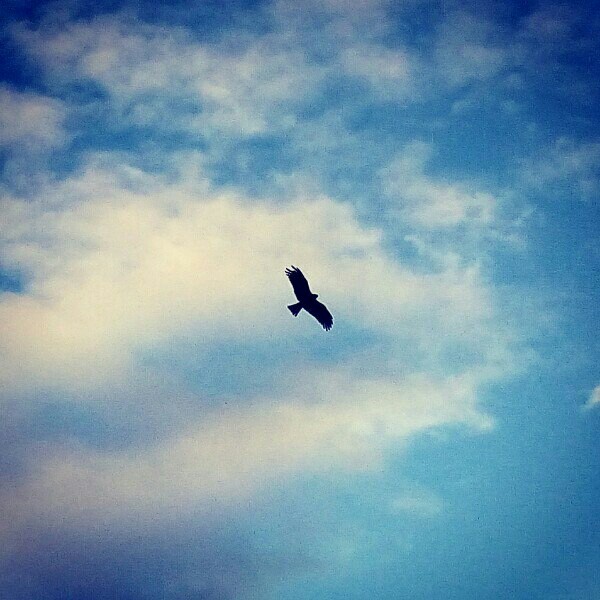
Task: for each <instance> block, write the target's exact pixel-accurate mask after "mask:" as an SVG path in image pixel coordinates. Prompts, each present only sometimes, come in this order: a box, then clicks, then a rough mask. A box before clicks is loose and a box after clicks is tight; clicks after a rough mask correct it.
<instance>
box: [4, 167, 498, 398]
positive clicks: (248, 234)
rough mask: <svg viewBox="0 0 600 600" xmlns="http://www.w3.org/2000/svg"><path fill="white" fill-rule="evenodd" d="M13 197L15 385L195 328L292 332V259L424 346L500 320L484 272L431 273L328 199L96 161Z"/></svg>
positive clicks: (109, 371)
mask: <svg viewBox="0 0 600 600" xmlns="http://www.w3.org/2000/svg"><path fill="white" fill-rule="evenodd" d="M202 189H203V190H204V191H203V192H200V193H199V192H198V190H202ZM5 207H6V208H5V218H6V222H7V224H8V225H9V227H7V228H6V230H5V233H4V234H3V250H4V262H5V265H6V266H8V267H9V268H10V269H11V270H13V271H17V272H20V273H22V274H23V277H24V279H25V281H26V282H27V284H26V289H27V293H26V294H11V293H5V294H4V296H3V297H2V302H1V303H0V315H1V317H0V318H1V321H2V324H3V328H4V332H5V334H4V336H3V342H2V354H3V357H4V361H3V368H2V379H3V381H4V383H5V384H6V383H8V382H10V381H13V382H14V384H15V385H16V382H19V381H20V382H28V384H30V385H32V384H33V382H44V381H45V382H53V383H54V384H59V385H62V383H64V384H65V385H66V386H67V387H70V386H72V385H80V384H82V385H85V382H86V381H88V380H89V381H96V382H98V381H100V380H102V379H103V378H107V377H114V376H115V374H116V373H118V372H120V370H121V369H126V368H128V367H127V365H128V364H129V358H128V357H130V356H131V355H132V353H135V351H136V349H139V348H140V347H144V346H147V345H151V344H154V343H157V342H158V341H159V340H164V339H168V338H169V336H173V335H175V334H178V333H181V332H182V331H187V332H191V333H189V335H194V336H198V337H199V338H200V339H203V340H205V341H208V340H210V339H215V338H228V339H231V338H232V337H240V336H241V337H245V336H248V335H252V336H259V337H264V336H268V335H272V332H274V331H275V332H277V331H279V332H282V331H283V328H284V327H287V326H288V325H289V323H287V321H286V315H285V314H284V312H282V311H281V310H280V308H281V306H283V305H285V303H286V301H288V300H289V299H290V297H289V289H288V287H287V283H286V281H285V280H284V279H283V278H282V277H281V270H282V269H283V267H284V266H285V265H288V264H292V263H293V264H300V265H301V266H305V268H306V269H307V270H308V272H309V273H310V275H311V277H313V278H314V280H315V281H317V282H319V288H320V291H321V293H322V294H323V297H325V298H327V299H328V301H329V302H331V304H332V305H333V306H334V307H335V311H336V317H337V318H338V319H340V320H341V321H344V320H352V321H355V322H356V323H357V324H359V325H360V326H361V327H365V328H367V330H372V331H381V332H386V331H387V332H389V333H394V334H396V335H404V336H408V337H411V338H412V339H413V340H414V342H415V350H416V351H418V350H419V348H422V349H426V348H427V347H428V344H429V342H428V339H429V337H430V335H431V333H433V332H436V331H437V334H436V337H438V338H439V336H440V335H444V336H450V337H451V338H452V339H454V343H456V344H459V345H460V344H464V343H467V344H470V343H471V342H472V340H471V339H470V337H469V336H470V335H471V333H472V332H473V331H475V330H477V329H480V330H483V329H487V326H486V323H491V321H492V320H493V318H494V315H493V307H492V303H491V298H490V297H489V292H488V290H487V289H486V287H485V285H483V283H482V282H481V281H479V275H478V274H477V271H476V270H472V269H470V268H468V267H467V268H464V269H459V270H456V269H452V268H448V269H446V270H445V271H444V272H441V273H437V274H433V273H432V274H429V275H425V276H419V275H417V274H415V273H413V272H412V271H411V270H410V268H407V267H406V266H401V265H398V264H395V263H394V262H393V261H392V260H391V259H390V258H389V257H387V256H386V255H385V253H384V252H383V251H382V249H381V247H380V241H379V240H380V233H379V232H378V231H377V230H373V229H371V230H369V229H364V228H363V227H361V226H360V225H359V223H358V222H357V221H356V219H355V217H354V216H353V214H352V211H351V209H350V208H349V207H347V206H344V205H340V204H338V203H335V202H333V201H331V200H329V199H327V198H325V197H321V198H307V199H303V198H299V199H298V200H297V201H292V202H290V203H288V204H285V205H275V204H272V203H270V202H258V201H257V202H254V203H248V202H244V201H243V199H242V198H240V197H239V195H236V194H235V193H233V192H230V193H228V192H223V191H221V192H219V191H216V190H211V189H210V186H209V184H208V183H207V182H206V181H198V180H190V181H189V182H187V183H181V184H179V185H171V184H169V183H167V182H165V181H164V180H162V179H160V178H157V177H156V176H150V175H146V174H145V173H143V172H140V171H136V170H135V169H132V168H128V167H124V166H122V167H115V169H114V170H113V171H110V170H106V169H104V168H102V167H101V166H100V165H98V164H94V163H92V164H90V165H89V166H88V167H87V168H86V169H85V170H84V171H83V172H81V173H80V174H79V175H77V176H74V177H72V178H70V179H68V180H66V181H64V182H61V183H58V184H54V185H49V186H48V187H47V189H45V191H44V194H43V197H40V198H36V199H33V200H27V201H26V200H21V199H18V198H15V199H13V200H9V201H8V202H7V203H6V205H5ZM358 273H360V279H359V278H358V276H357V274H358ZM284 324H285V325H284ZM479 337H480V339H482V343H481V345H480V344H476V345H477V347H478V348H480V350H481V351H482V352H484V353H485V352H486V351H484V350H483V347H484V346H483V343H484V342H488V341H489V340H485V339H484V338H482V337H481V336H479ZM492 346H493V347H496V344H492ZM61 382H62V383H61Z"/></svg>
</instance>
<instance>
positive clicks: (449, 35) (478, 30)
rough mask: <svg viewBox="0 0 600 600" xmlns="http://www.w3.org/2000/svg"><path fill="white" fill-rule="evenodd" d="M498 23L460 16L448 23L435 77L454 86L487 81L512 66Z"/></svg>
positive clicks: (440, 37)
mask: <svg viewBox="0 0 600 600" xmlns="http://www.w3.org/2000/svg"><path fill="white" fill-rule="evenodd" d="M499 33H500V30H499V28H498V27H497V26H496V24H495V23H493V22H490V21H487V20H485V19H484V18H482V17H479V16H475V15H471V14H467V13H464V12H458V13H453V14H450V15H449V17H448V18H447V19H446V20H444V22H443V23H442V25H441V27H440V30H439V32H438V36H437V39H436V45H435V50H434V54H433V56H434V65H435V75H436V78H437V79H438V80H442V81H445V82H446V83H447V84H448V85H450V86H462V85H466V84H469V83H472V82H473V81H478V80H482V79H483V80H485V79H489V78H491V77H493V76H494V75H496V74H497V73H499V72H500V71H501V70H502V69H503V68H505V67H506V66H507V65H508V64H509V59H510V55H509V54H508V53H507V50H506V47H505V44H504V43H503V42H502V40H501V39H499Z"/></svg>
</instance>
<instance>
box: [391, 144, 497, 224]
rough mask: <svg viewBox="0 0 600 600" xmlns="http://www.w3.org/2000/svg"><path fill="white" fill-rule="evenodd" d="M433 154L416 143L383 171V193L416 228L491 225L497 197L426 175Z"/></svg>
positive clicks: (425, 147)
mask: <svg viewBox="0 0 600 600" xmlns="http://www.w3.org/2000/svg"><path fill="white" fill-rule="evenodd" d="M430 154H431V148H430V146H428V145H427V144H425V143H424V142H418V141H417V142H413V143H411V144H409V145H408V146H407V147H406V148H405V149H404V151H403V152H402V153H401V154H400V155H399V156H398V157H397V158H396V159H395V160H394V161H392V163H391V164H390V165H389V166H388V167H386V168H385V169H384V170H382V172H381V175H382V179H383V184H384V190H385V192H386V194H387V196H388V197H389V198H390V199H391V200H392V201H394V202H395V203H396V204H395V207H396V210H398V211H399V212H400V214H401V216H402V218H403V219H406V220H408V221H409V222H410V224H411V225H413V226H415V227H418V228H425V229H434V230H435V229H447V228H453V227H457V226H459V225H467V226H470V227H478V228H485V227H487V226H490V225H492V224H493V222H494V219H495V211H496V204H497V201H496V198H495V197H494V196H492V195H491V194H490V193H488V192H485V191H480V190H477V189H476V188H475V186H474V185H473V184H471V185H469V184H467V183H455V182H453V183H448V182H445V181H443V180H441V179H434V178H432V177H429V176H427V175H426V174H425V172H424V169H425V165H426V163H427V160H428V159H429V156H430Z"/></svg>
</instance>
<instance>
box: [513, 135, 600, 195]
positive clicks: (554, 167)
mask: <svg viewBox="0 0 600 600" xmlns="http://www.w3.org/2000/svg"><path fill="white" fill-rule="evenodd" d="M522 173H523V179H524V181H525V182H526V183H527V184H528V185H530V186H532V187H533V188H534V189H536V190H539V191H552V193H553V194H555V193H556V190H557V188H558V189H561V191H563V192H566V193H568V194H569V195H570V196H575V197H576V198H577V197H578V198H579V199H581V200H590V199H592V198H593V197H594V195H595V194H596V193H597V192H598V183H599V180H600V179H599V178H600V142H598V141H588V142H577V141H575V140H573V139H570V138H566V137H561V138H559V139H558V140H556V141H555V142H554V144H553V145H552V146H551V147H550V148H547V149H545V150H544V151H542V152H541V153H540V155H538V156H535V157H530V158H528V159H527V160H525V161H524V164H523V171H522Z"/></svg>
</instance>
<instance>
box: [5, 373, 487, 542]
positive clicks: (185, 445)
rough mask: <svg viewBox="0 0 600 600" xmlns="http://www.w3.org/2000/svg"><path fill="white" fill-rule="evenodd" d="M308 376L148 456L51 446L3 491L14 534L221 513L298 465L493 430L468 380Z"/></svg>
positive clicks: (339, 463)
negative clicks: (434, 433) (438, 433)
mask: <svg viewBox="0 0 600 600" xmlns="http://www.w3.org/2000/svg"><path fill="white" fill-rule="evenodd" d="M298 377H299V379H302V386H300V387H298V388H294V387H293V386H292V390H291V393H290V392H288V397H285V396H284V397H278V398H277V399H273V400H265V399H263V400H258V399H257V400H255V401H253V402H252V406H251V407H249V408H234V409H228V408H227V407H225V408H221V409H219V411H218V412H215V413H214V414H212V415H209V416H207V417H205V419H204V420H203V421H202V422H201V423H200V424H198V425H196V426H195V427H189V428H188V429H187V430H185V431H182V432H180V433H179V434H178V435H177V436H176V437H175V438H173V439H168V440H166V441H165V442H164V443H161V444H159V445H157V446H155V447H153V448H151V449H149V450H146V451H144V452H142V453H140V451H139V450H138V449H131V450H125V451H114V452H91V451H89V450H85V449H84V448H81V447H79V448H75V449H71V450H68V449H67V450H61V449H60V448H54V449H53V448H52V447H51V446H46V447H45V448H44V451H43V456H37V457H36V459H35V462H34V464H33V465H32V466H31V470H30V472H29V474H28V476H27V477H26V478H25V479H24V480H23V481H22V482H21V483H20V484H19V485H17V486H15V487H14V488H13V489H12V491H9V492H8V493H6V494H4V495H3V500H2V503H3V512H4V514H6V515H11V518H10V519H9V520H8V521H7V523H6V527H5V529H7V530H8V531H9V532H10V530H11V529H12V528H13V527H14V525H15V524H17V523H19V522H22V520H23V519H25V522H26V521H27V520H28V519H34V520H37V519H40V518H41V519H43V520H44V522H46V523H52V522H56V523H58V522H60V521H62V520H64V519H66V522H67V523H70V524H71V526H72V525H74V524H78V526H81V525H84V526H89V525H92V524H93V523H96V522H97V521H98V520H100V522H104V521H109V522H110V521H112V520H117V521H119V522H124V523H125V522H127V520H128V519H130V518H131V516H132V515H134V516H135V519H136V521H139V522H141V523H146V522H148V521H152V522H154V523H156V522H157V521H160V520H163V519H170V518H171V517H172V516H173V513H174V512H176V513H177V514H178V515H180V516H181V515H185V514H192V513H196V514H198V512H199V511H200V512H212V511H214V510H215V506H218V505H220V504H223V503H224V504H225V505H226V504H228V503H231V502H234V503H238V502H240V501H241V500H244V499H246V498H247V497H248V496H249V495H251V494H253V493H256V492H257V491H260V489H261V488H263V487H264V486H265V485H266V484H267V483H268V482H272V481H276V480H280V479H281V477H283V476H285V475H289V474H293V473H295V472H299V471H302V472H316V473H323V472H328V471H331V470H336V471H339V470H340V469H341V470H347V471H355V470H358V471H363V470H372V469H379V468H381V461H382V458H383V455H384V451H385V450H386V448H387V447H389V445H390V443H392V442H394V443H395V444H396V445H397V444H398V443H399V442H402V441H404V440H406V439H407V438H408V437H409V436H411V435H414V434H415V433H417V432H419V431H423V430H426V429H431V428H435V427H440V426H445V425H449V424H466V425H469V426H471V427H475V428H477V429H483V430H485V429H488V428H489V427H491V420H490V419H489V417H486V416H485V415H482V414H481V413H479V411H478V410H477V409H476V406H475V404H476V393H475V389H476V388H475V387H474V385H476V382H475V381H474V380H472V379H471V378H469V377H458V378H449V379H446V380H440V381H434V380H427V379H426V378H425V377H423V376H413V377H408V378H406V379H405V380H404V381H390V380H361V378H360V376H357V375H356V374H355V373H352V372H351V371H340V372H338V373H326V372H325V371H320V370H317V371H316V372H314V371H309V373H308V374H304V375H302V376H300V375H298ZM309 388H310V389H311V394H310V396H308V397H307V395H306V390H307V389H309ZM215 503H216V505H215ZM396 508H399V506H396ZM404 508H406V506H404ZM9 523H10V525H9ZM85 524H87V525H85Z"/></svg>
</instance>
